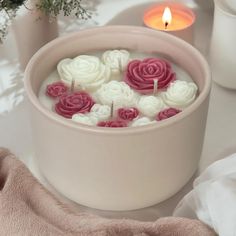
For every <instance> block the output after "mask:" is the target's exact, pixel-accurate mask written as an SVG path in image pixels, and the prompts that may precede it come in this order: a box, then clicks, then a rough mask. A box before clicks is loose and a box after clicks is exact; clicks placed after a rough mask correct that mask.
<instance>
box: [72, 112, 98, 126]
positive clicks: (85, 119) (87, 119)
mask: <svg viewBox="0 0 236 236" xmlns="http://www.w3.org/2000/svg"><path fill="white" fill-rule="evenodd" d="M72 120H73V121H75V122H77V123H80V124H85V125H96V124H97V123H98V120H97V119H96V117H93V116H91V115H90V113H87V114H82V113H77V114H75V115H73V116H72Z"/></svg>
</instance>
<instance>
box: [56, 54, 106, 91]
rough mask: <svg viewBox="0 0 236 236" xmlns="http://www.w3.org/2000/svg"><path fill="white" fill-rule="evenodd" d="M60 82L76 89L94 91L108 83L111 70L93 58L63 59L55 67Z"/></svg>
mask: <svg viewBox="0 0 236 236" xmlns="http://www.w3.org/2000/svg"><path fill="white" fill-rule="evenodd" d="M57 70H58V73H59V75H60V78H61V80H62V81H63V82H64V83H66V84H67V85H69V86H71V85H72V83H73V82H74V86H75V88H77V89H83V90H88V91H94V90H96V89H97V88H99V87H100V86H101V85H102V84H103V83H105V82H107V81H109V79H110V74H111V70H110V67H109V66H107V65H104V64H103V63H102V62H101V61H100V59H99V58H97V57H95V56H88V55H81V56H78V57H76V58H74V59H69V58H67V59H64V60H62V61H60V62H59V64H58V65H57Z"/></svg>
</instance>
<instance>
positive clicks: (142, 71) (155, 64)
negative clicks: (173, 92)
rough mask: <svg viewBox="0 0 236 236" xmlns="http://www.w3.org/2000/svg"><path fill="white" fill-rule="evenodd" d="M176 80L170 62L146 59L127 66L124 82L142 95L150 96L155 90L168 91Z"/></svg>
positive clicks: (132, 62)
mask: <svg viewBox="0 0 236 236" xmlns="http://www.w3.org/2000/svg"><path fill="white" fill-rule="evenodd" d="M175 79H176V75H175V73H174V72H173V71H172V68H171V65H170V63H169V62H167V61H165V60H162V59H159V58H146V59H144V60H143V61H140V60H133V61H131V62H130V63H129V64H128V66H127V71H126V75H125V79H124V81H125V82H126V83H127V84H128V85H129V86H130V87H131V88H133V89H135V90H136V91H138V92H140V93H142V94H150V93H153V92H154V90H155V88H154V87H155V82H154V81H157V87H158V90H163V89H166V88H167V87H168V86H169V84H170V83H171V82H173V81H174V80H175Z"/></svg>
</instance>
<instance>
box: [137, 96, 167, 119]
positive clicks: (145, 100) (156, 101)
mask: <svg viewBox="0 0 236 236" xmlns="http://www.w3.org/2000/svg"><path fill="white" fill-rule="evenodd" d="M137 106H138V108H139V110H140V111H141V112H142V113H143V114H144V115H145V116H148V117H154V116H156V115H157V114H158V112H160V111H161V110H163V109H164V108H165V104H164V102H163V100H162V99H161V98H160V97H155V96H146V95H145V96H141V98H140V99H139V101H138V104H137Z"/></svg>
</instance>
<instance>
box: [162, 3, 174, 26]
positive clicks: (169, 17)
mask: <svg viewBox="0 0 236 236" xmlns="http://www.w3.org/2000/svg"><path fill="white" fill-rule="evenodd" d="M162 21H163V23H164V24H165V28H167V26H168V25H169V24H170V23H171V21H172V13H171V10H170V8H169V7H166V8H165V10H164V12H163V15H162Z"/></svg>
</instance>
